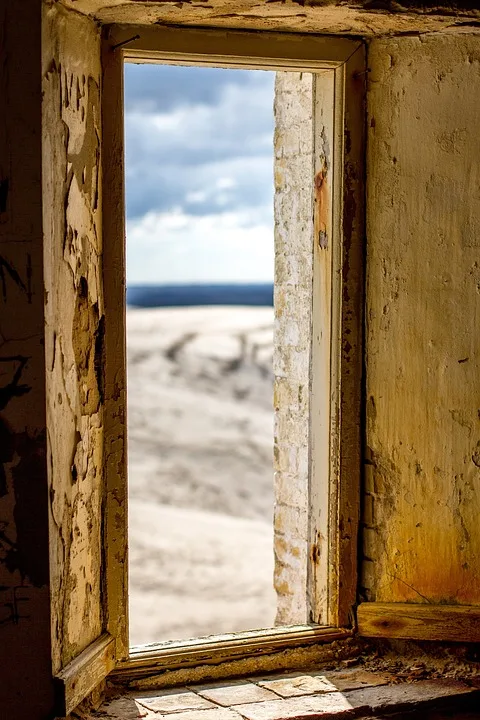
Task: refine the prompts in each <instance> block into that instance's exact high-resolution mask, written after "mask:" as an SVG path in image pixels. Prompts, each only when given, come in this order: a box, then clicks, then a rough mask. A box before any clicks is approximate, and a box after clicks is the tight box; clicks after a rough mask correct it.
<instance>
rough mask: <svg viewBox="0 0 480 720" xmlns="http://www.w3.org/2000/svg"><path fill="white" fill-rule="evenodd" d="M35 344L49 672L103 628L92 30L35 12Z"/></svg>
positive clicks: (98, 216) (95, 44)
mask: <svg viewBox="0 0 480 720" xmlns="http://www.w3.org/2000/svg"><path fill="white" fill-rule="evenodd" d="M43 38H44V40H43V74H42V75H43V93H44V100H43V129H44V131H43V137H44V143H43V158H44V170H43V183H44V199H45V203H44V252H45V322H46V327H45V352H46V386H47V432H48V469H49V500H50V566H51V572H50V575H51V593H52V597H51V601H52V608H53V612H52V641H53V656H52V657H53V668H54V672H58V671H59V670H60V669H61V668H62V667H64V666H65V665H66V664H67V663H68V662H69V661H70V660H72V659H73V658H74V657H75V656H76V655H78V653H79V652H81V651H82V650H83V649H84V648H85V647H86V646H87V645H88V644H89V643H91V642H93V641H94V640H95V639H96V638H97V637H98V636H99V635H100V634H101V632H102V627H103V616H102V506H103V494H104V490H103V477H104V470H103V395H104V390H103V338H104V308H103V287H102V231H101V223H102V202H101V166H100V148H101V113H100V83H101V65H100V35H99V31H98V28H97V26H96V25H95V23H93V22H92V21H91V20H89V19H87V18H84V17H82V16H80V15H78V14H74V13H68V12H65V11H62V10H58V9H56V8H54V7H52V8H48V7H47V6H45V8H44V18H43Z"/></svg>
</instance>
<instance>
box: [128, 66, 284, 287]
mask: <svg viewBox="0 0 480 720" xmlns="http://www.w3.org/2000/svg"><path fill="white" fill-rule="evenodd" d="M274 77H275V76H274V73H273V72H264V71H248V70H225V69H217V68H193V67H177V66H168V65H133V64H127V65H126V66H125V135H126V150H125V152H126V195H127V283H129V284H130V285H133V284H150V283H157V284H168V283H190V282H199V283H201V282H207V283H208V282H272V280H273V84H274Z"/></svg>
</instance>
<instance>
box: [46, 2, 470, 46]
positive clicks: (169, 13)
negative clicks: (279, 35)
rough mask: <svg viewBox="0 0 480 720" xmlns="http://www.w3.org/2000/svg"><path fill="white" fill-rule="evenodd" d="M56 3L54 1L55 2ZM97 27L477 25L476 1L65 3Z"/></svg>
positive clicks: (362, 31)
mask: <svg viewBox="0 0 480 720" xmlns="http://www.w3.org/2000/svg"><path fill="white" fill-rule="evenodd" d="M52 1H53V2H55V1H57V0H50V2H52ZM61 1H62V2H64V3H65V5H66V6H68V7H70V8H72V9H75V10H77V11H79V12H83V13H87V14H90V15H91V16H92V17H94V18H96V19H97V20H98V21H100V22H102V23H105V24H109V23H124V24H138V25H152V24H155V23H159V24H162V25H166V26H168V25H173V26H177V25H187V26H197V27H219V28H226V29H228V28H236V29H248V30H269V31H283V32H304V33H324V34H337V35H338V34H344V35H350V36H356V37H372V36H375V35H384V34H390V33H415V32H432V31H438V30H445V29H447V28H449V27H452V26H455V25H458V26H462V25H468V24H469V23H471V24H472V25H475V24H476V23H477V24H478V20H479V18H480V4H479V3H478V2H475V1H474V0H460V1H457V0H456V1H455V2H452V1H451V0H444V2H438V1H437V0H427V1H425V0H424V1H423V2H418V0H398V1H397V0H395V2H394V1H392V0H242V2H239V0H181V1H177V0H61Z"/></svg>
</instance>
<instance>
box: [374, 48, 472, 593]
mask: <svg viewBox="0 0 480 720" xmlns="http://www.w3.org/2000/svg"><path fill="white" fill-rule="evenodd" d="M369 67H370V73H369V77H368V79H369V88H368V148H367V173H368V174H367V290H366V292H367V304H366V402H367V407H366V413H367V426H366V446H367V457H366V473H365V488H364V490H365V493H364V509H363V518H362V520H363V530H362V539H363V558H364V560H363V566H362V580H361V586H362V588H361V594H362V595H363V597H364V599H367V600H376V601H383V602H402V601H411V602H420V603H462V604H478V603H480V565H479V558H480V523H479V516H480V333H479V329H478V324H479V320H480V252H479V251H480V191H479V187H480V166H479V157H480V133H479V126H480V122H479V121H480V109H479V103H478V99H479V97H480V35H478V34H456V35H453V34H451V35H443V36H441V35H428V36H422V37H405V38H388V39H383V40H376V41H373V42H372V43H371V44H370V49H369Z"/></svg>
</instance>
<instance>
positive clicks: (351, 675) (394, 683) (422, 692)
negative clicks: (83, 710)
mask: <svg viewBox="0 0 480 720" xmlns="http://www.w3.org/2000/svg"><path fill="white" fill-rule="evenodd" d="M452 702H454V703H457V705H458V707H459V708H460V705H465V704H468V707H469V711H473V713H474V714H473V715H472V714H471V712H470V714H469V715H468V716H467V715H465V716H464V720H467V717H468V720H473V718H475V717H478V718H480V690H479V689H478V683H477V685H476V686H475V684H474V683H473V682H471V681H468V680H467V681H460V680H451V679H439V678H435V679H427V680H419V681H415V682H407V681H402V682H398V679H397V678H396V677H395V676H393V675H392V674H389V673H381V672H370V671H368V670H364V669H362V668H349V669H345V670H335V671H330V672H326V671H318V672H305V673H301V672H299V673H289V674H285V675H281V676H267V677H253V678H249V679H242V680H230V681H227V682H221V683H214V684H210V685H206V684H205V685H192V686H190V687H183V688H174V689H169V690H148V691H138V692H133V693H129V694H125V695H122V696H121V697H116V698H113V699H110V700H109V701H108V702H106V703H105V704H104V705H103V706H102V707H101V708H100V710H98V711H97V713H95V715H93V716H92V720H94V719H97V718H98V720H100V718H101V719H102V720H137V719H139V718H144V719H145V720H162V719H165V720H303V719H305V720H306V719H307V718H323V720H328V718H332V720H333V719H335V720H342V719H343V718H364V717H366V716H370V717H372V716H374V717H380V716H384V715H392V714H394V713H397V718H400V717H412V716H411V715H410V713H411V712H413V711H416V713H417V714H416V715H415V717H417V718H421V719H422V720H426V719H427V718H430V720H442V719H443V718H447V717H448V718H453V717H455V718H458V719H459V718H460V715H459V712H460V710H458V712H457V713H456V714H455V715H451V714H450V715H449V714H448V712H447V707H450V706H451V703H452ZM438 706H440V707H442V706H443V707H444V708H445V713H447V714H444V715H442V714H438V712H437V714H436V715H435V714H433V715H429V712H428V709H429V708H432V707H438ZM477 709H478V714H477V715H475V713H476V711H477ZM398 712H401V715H398ZM462 717H463V716H462Z"/></svg>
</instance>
